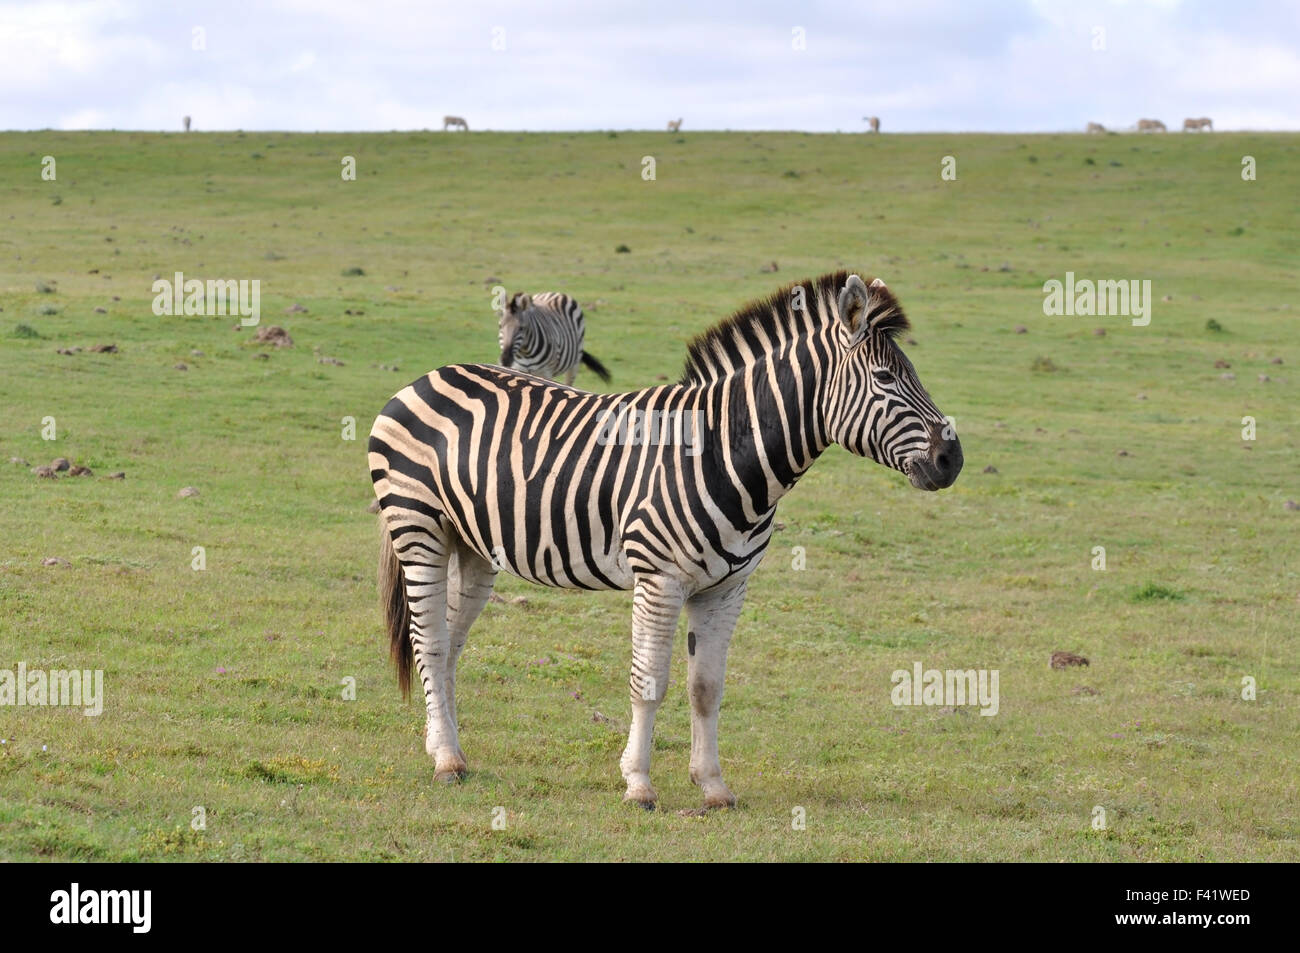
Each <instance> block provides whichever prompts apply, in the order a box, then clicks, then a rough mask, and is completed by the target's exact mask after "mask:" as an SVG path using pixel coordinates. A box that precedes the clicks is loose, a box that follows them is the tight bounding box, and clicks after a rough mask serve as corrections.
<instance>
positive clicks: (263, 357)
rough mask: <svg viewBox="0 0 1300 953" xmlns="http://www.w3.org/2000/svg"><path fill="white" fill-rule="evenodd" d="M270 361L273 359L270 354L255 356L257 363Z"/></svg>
mask: <svg viewBox="0 0 1300 953" xmlns="http://www.w3.org/2000/svg"><path fill="white" fill-rule="evenodd" d="M270 359H271V355H270V354H254V355H253V360H255V361H269V360H270Z"/></svg>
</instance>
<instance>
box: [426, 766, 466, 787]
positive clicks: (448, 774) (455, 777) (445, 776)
mask: <svg viewBox="0 0 1300 953" xmlns="http://www.w3.org/2000/svg"><path fill="white" fill-rule="evenodd" d="M433 780H435V781H437V782H438V783H439V784H457V783H458V782H460V781H464V780H465V769H464V768H448V769H446V770H444V771H437V772H435V773H434V775H433Z"/></svg>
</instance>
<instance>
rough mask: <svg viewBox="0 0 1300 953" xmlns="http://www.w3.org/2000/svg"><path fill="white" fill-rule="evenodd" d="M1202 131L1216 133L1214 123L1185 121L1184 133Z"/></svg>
mask: <svg viewBox="0 0 1300 953" xmlns="http://www.w3.org/2000/svg"><path fill="white" fill-rule="evenodd" d="M1202 129H1208V130H1210V132H1214V123H1212V122H1210V120H1209V119H1184V120H1183V132H1192V131H1193V130H1196V131H1200V130H1202Z"/></svg>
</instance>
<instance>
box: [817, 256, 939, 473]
mask: <svg viewBox="0 0 1300 953" xmlns="http://www.w3.org/2000/svg"><path fill="white" fill-rule="evenodd" d="M837 304H838V312H839V323H838V325H837V327H836V329H835V337H836V340H837V341H838V342H839V345H840V348H841V350H840V353H839V355H838V358H839V359H838V360H836V361H835V362H834V367H833V370H832V372H831V376H830V380H829V382H828V383H829V386H828V388H827V391H826V404H825V415H826V422H827V427H828V430H829V433H830V437H831V439H832V440H834V441H835V442H836V443H838V444H839V445H840V446H842V447H844V448H845V449H846V450H848V451H850V452H852V453H856V454H857V455H858V456H862V457H870V458H871V459H873V460H875V461H876V462H877V463H881V464H884V465H885V466H887V467H891V468H893V469H895V470H898V471H900V472H901V473H903V474H905V475H906V476H907V478H908V480H910V481H911V483H912V486H914V487H916V488H918V489H921V490H941V489H943V488H944V487H947V486H951V485H952V484H953V481H954V480H956V479H957V474H958V473H960V472H961V467H962V452H961V443H960V441H958V439H957V434H956V431H955V430H954V429H953V427H952V425H951V424H950V423H949V421H948V420H947V419H946V418H945V417H944V415H943V414H941V413H940V412H939V408H937V407H935V406H934V403H933V402H932V401H931V400H930V395H929V394H927V393H926V392H925V388H924V387H923V386H921V381H920V378H918V377H917V375H916V368H914V367H913V366H912V362H911V361H909V360H908V359H907V357H906V355H904V354H903V352H902V350H900V349H899V347H898V345H897V344H896V343H895V341H894V338H895V336H896V335H897V334H899V332H901V331H904V330H906V328H907V327H908V324H907V318H906V316H905V315H904V314H903V311H902V309H901V308H900V307H899V306H898V302H897V301H895V300H894V296H893V295H892V294H891V293H890V292H889V290H888V289H887V288H886V287H885V283H884V282H883V281H881V280H880V279H879V278H877V279H875V280H874V281H872V282H871V284H870V286H868V285H866V284H865V283H864V282H863V281H862V279H861V278H859V277H858V276H857V275H849V277H848V280H847V281H846V282H845V283H844V287H843V289H841V291H840V294H839V300H838V302H837Z"/></svg>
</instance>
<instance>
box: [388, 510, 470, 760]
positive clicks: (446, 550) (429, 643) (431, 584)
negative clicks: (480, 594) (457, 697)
mask: <svg viewBox="0 0 1300 953" xmlns="http://www.w3.org/2000/svg"><path fill="white" fill-rule="evenodd" d="M451 549H452V546H451V541H450V540H449V538H448V536H447V535H446V532H445V530H444V532H443V533H441V534H439V535H433V534H432V533H421V534H420V535H419V537H418V538H412V537H411V536H408V537H407V538H406V539H404V540H403V541H402V547H401V549H400V550H399V558H400V559H401V561H402V575H403V577H404V578H405V580H406V599H407V603H408V605H409V606H410V609H411V632H410V637H411V647H412V649H413V650H414V655H415V668H416V671H417V672H418V673H419V675H420V684H421V685H422V686H423V688H424V707H425V718H426V721H425V734H424V750H425V751H426V752H428V754H429V757H431V758H433V763H434V778H435V779H436V780H438V781H455V780H459V779H460V778H461V777H463V776H464V774H465V758H464V756H463V755H462V754H461V753H460V742H459V740H458V738H457V735H456V721H455V719H454V718H453V717H452V714H451V707H450V698H449V697H448V694H447V663H448V661H449V659H450V654H451V637H450V635H449V633H448V630H447V575H448V563H449V562H450V558H451Z"/></svg>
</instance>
